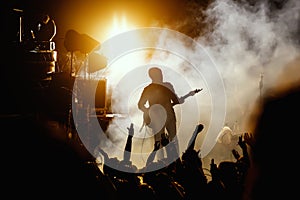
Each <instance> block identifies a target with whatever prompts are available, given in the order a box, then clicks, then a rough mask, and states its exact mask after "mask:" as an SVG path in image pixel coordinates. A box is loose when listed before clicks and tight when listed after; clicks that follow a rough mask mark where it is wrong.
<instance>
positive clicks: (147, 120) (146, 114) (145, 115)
mask: <svg viewBox="0 0 300 200" xmlns="http://www.w3.org/2000/svg"><path fill="white" fill-rule="evenodd" d="M201 90H203V88H201V89H195V90H192V91H190V92H189V93H187V94H186V95H184V96H181V97H180V98H179V101H180V102H184V100H185V99H186V98H188V97H190V96H194V95H195V94H196V93H198V92H200V91H201ZM174 105H175V104H174ZM174 105H173V106H174ZM148 111H149V109H148V110H147V111H145V112H144V113H143V120H144V122H143V125H146V126H149V124H150V122H151V118H150V116H149V112H148ZM142 127H143V126H142Z"/></svg>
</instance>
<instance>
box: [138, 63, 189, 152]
mask: <svg viewBox="0 0 300 200" xmlns="http://www.w3.org/2000/svg"><path fill="white" fill-rule="evenodd" d="M148 75H149V77H150V78H151V80H152V82H151V83H150V84H149V85H147V86H146V87H145V88H144V89H143V91H142V94H141V97H140V99H139V102H138V108H139V109H140V110H141V111H143V112H144V125H147V126H148V127H150V128H151V129H152V134H153V135H154V139H155V143H154V151H155V150H158V149H159V148H160V146H161V145H160V141H161V139H162V138H161V137H162V136H165V134H166V132H165V131H167V135H168V139H169V142H172V143H173V144H174V146H175V149H176V150H177V152H176V154H174V156H176V157H177V156H178V155H179V154H178V153H179V152H178V142H177V138H175V137H176V132H177V128H176V115H175V111H174V108H173V106H174V105H177V104H182V103H184V100H185V98H186V97H183V98H179V97H178V96H177V94H176V93H175V90H174V87H173V85H172V84H171V83H170V82H164V81H163V74H162V71H161V69H160V68H158V67H152V68H150V69H149V70H148ZM188 96H189V95H188ZM147 103H148V106H146V104H147Z"/></svg>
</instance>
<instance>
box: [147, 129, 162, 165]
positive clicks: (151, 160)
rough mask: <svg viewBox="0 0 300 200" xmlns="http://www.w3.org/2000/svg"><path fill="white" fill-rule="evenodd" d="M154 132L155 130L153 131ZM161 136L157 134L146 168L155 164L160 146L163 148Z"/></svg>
mask: <svg viewBox="0 0 300 200" xmlns="http://www.w3.org/2000/svg"><path fill="white" fill-rule="evenodd" d="M152 131H154V130H152ZM160 135H161V134H160V133H156V134H155V135H154V148H153V150H152V152H151V153H150V155H149V157H148V159H147V162H146V166H149V165H150V164H151V163H152V162H153V160H154V158H155V155H156V153H157V151H158V150H159V149H160V146H161V143H160Z"/></svg>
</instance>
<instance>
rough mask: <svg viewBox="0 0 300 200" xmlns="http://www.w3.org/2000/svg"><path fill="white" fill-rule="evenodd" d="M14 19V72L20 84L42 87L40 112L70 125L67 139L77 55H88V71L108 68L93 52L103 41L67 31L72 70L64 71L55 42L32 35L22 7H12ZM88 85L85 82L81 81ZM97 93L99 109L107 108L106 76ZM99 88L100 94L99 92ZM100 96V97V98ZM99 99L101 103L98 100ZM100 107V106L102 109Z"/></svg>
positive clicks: (65, 39) (67, 45)
mask: <svg viewBox="0 0 300 200" xmlns="http://www.w3.org/2000/svg"><path fill="white" fill-rule="evenodd" d="M13 12H14V20H15V19H17V23H18V25H17V26H15V27H18V28H17V31H16V32H17V33H16V34H15V38H14V41H13V42H12V43H13V44H14V45H12V46H13V50H14V51H15V53H16V57H17V58H16V61H15V62H14V64H13V65H14V66H13V69H14V70H13V71H11V72H10V73H12V74H14V75H15V77H16V78H17V79H18V84H26V83H29V82H30V84H32V83H34V85H35V86H38V87H40V88H39V89H38V90H34V91H35V92H38V93H39V95H37V96H39V97H42V98H40V99H38V100H35V102H38V101H40V102H42V103H41V104H42V108H41V112H44V113H46V114H47V115H49V116H50V118H52V119H54V120H56V121H59V122H62V123H63V124H64V126H66V127H67V132H68V133H67V134H68V138H71V135H70V129H71V128H73V126H74V124H73V123H74V122H73V121H72V115H73V114H74V113H72V103H78V107H80V106H79V101H78V99H77V101H76V102H75V101H74V99H73V97H74V94H76V91H74V90H77V89H80V88H75V89H74V87H75V84H74V83H75V80H76V78H77V75H76V73H73V72H74V70H73V68H74V66H73V65H74V63H73V60H74V54H75V53H76V52H80V53H82V54H84V55H85V57H84V58H85V59H86V58H88V59H90V60H89V62H88V63H89V65H88V66H86V67H87V73H93V72H96V71H98V70H100V69H102V68H105V67H106V64H107V62H106V58H105V57H103V56H101V55H99V54H96V53H94V52H93V51H94V50H95V49H96V48H97V47H99V46H100V43H99V42H98V41H96V40H94V39H93V38H92V37H90V36H88V35H87V34H80V33H78V32H77V31H75V30H68V31H67V32H66V34H65V38H64V47H65V48H66V50H67V52H68V54H71V58H70V59H69V60H68V65H69V66H67V69H68V70H69V71H67V70H66V71H62V70H61V69H58V66H57V65H58V64H57V61H58V59H57V58H58V53H57V51H56V47H55V42H54V41H37V40H34V39H33V38H32V37H30V35H31V34H30V31H31V28H30V27H27V26H30V25H29V24H26V20H25V19H24V18H25V17H26V15H24V12H23V10H21V9H13ZM81 81H85V82H86V83H89V82H91V80H88V79H87V78H83V79H82V80H81ZM81 85H86V84H81ZM97 87H98V88H97V90H96V95H95V102H96V103H95V106H98V107H97V108H96V110H97V109H98V110H100V112H102V113H103V111H106V79H104V80H103V79H101V80H100V81H99V83H98V86H97ZM99 91H100V93H99ZM99 96H101V97H100V98H98V99H97V97H99ZM78 98H79V97H78ZM97 102H98V103H97ZM100 107H101V108H100Z"/></svg>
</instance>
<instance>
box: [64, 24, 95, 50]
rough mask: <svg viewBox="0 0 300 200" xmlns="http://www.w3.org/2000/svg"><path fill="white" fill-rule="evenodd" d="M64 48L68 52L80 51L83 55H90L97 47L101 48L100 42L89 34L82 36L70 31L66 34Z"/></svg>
mask: <svg viewBox="0 0 300 200" xmlns="http://www.w3.org/2000/svg"><path fill="white" fill-rule="evenodd" d="M64 46H65V48H66V49H67V51H70V52H74V51H80V52H81V53H85V54H88V53H90V52H91V51H93V50H94V49H95V48H96V47H99V46H100V42H98V41H97V40H95V39H93V38H92V37H90V36H88V35H87V34H80V33H78V32H77V31H75V30H73V29H70V30H68V31H67V32H66V35H65V40H64Z"/></svg>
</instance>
